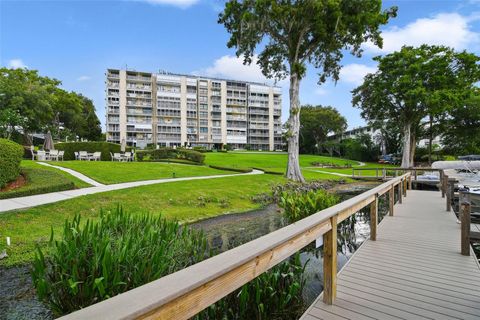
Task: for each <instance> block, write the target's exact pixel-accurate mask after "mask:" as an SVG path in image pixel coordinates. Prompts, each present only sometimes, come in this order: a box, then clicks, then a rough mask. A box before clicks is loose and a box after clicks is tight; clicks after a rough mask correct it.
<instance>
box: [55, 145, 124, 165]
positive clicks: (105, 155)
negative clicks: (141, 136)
mask: <svg viewBox="0 0 480 320" xmlns="http://www.w3.org/2000/svg"><path fill="white" fill-rule="evenodd" d="M55 149H57V150H64V151H65V155H64V156H63V159H64V160H75V154H74V152H78V151H87V152H97V151H100V152H101V153H102V157H101V160H102V161H110V160H111V157H110V152H111V153H115V152H120V149H121V146H120V145H119V144H116V143H111V142H105V141H100V142H63V143H57V144H55ZM131 149H132V148H130V147H127V148H126V151H131Z"/></svg>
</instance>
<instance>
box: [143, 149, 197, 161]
mask: <svg viewBox="0 0 480 320" xmlns="http://www.w3.org/2000/svg"><path fill="white" fill-rule="evenodd" d="M136 155H137V160H138V161H159V160H164V159H181V160H188V161H192V162H195V163H198V164H203V162H204V161H205V155H204V154H202V153H200V152H198V151H193V150H188V149H180V148H178V149H173V148H160V149H155V150H139V151H137V153H136Z"/></svg>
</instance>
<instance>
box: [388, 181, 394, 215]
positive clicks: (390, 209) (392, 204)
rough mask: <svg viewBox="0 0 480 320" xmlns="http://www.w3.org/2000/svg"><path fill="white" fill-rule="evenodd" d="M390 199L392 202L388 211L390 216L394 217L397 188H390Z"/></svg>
mask: <svg viewBox="0 0 480 320" xmlns="http://www.w3.org/2000/svg"><path fill="white" fill-rule="evenodd" d="M388 197H389V199H388V200H389V202H390V206H389V209H388V215H389V216H393V207H394V206H395V186H393V185H392V186H391V187H390V191H389V194H388Z"/></svg>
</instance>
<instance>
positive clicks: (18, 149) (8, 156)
mask: <svg viewBox="0 0 480 320" xmlns="http://www.w3.org/2000/svg"><path fill="white" fill-rule="evenodd" d="M22 157H23V147H22V146H21V145H19V144H18V143H15V142H13V141H10V140H7V139H0V188H3V187H5V185H6V184H7V183H8V182H10V181H13V180H15V179H17V177H18V175H19V174H20V162H21V161H22Z"/></svg>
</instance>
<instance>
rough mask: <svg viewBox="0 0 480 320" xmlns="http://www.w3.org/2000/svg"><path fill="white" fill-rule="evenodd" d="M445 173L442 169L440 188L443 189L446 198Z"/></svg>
mask: <svg viewBox="0 0 480 320" xmlns="http://www.w3.org/2000/svg"><path fill="white" fill-rule="evenodd" d="M443 176H444V173H443V170H440V189H441V190H442V198H445V183H444V177H443Z"/></svg>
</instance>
